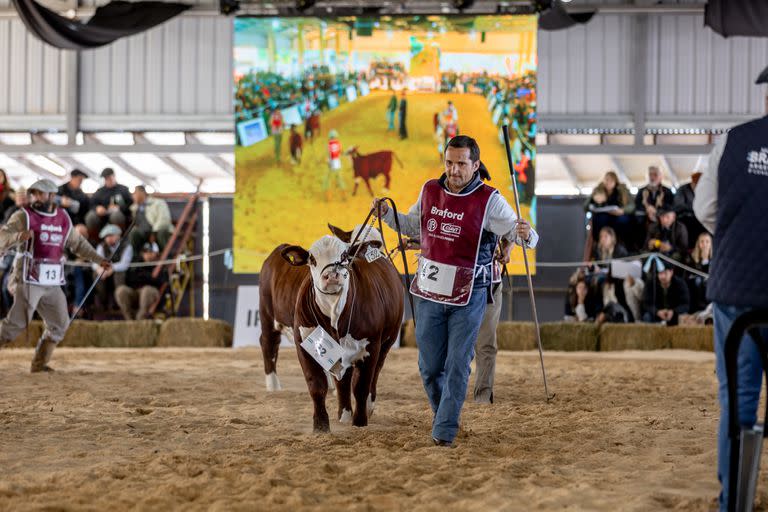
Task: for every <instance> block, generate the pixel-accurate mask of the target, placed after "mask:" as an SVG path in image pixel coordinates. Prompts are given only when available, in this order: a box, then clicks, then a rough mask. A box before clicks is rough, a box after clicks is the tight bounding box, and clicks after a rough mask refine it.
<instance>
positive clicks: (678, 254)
mask: <svg viewBox="0 0 768 512" xmlns="http://www.w3.org/2000/svg"><path fill="white" fill-rule="evenodd" d="M658 212H659V215H658V217H659V221H658V222H657V223H655V224H653V225H652V226H651V227H650V229H649V230H648V237H647V238H646V240H645V248H646V249H648V250H649V251H652V252H660V253H662V254H664V255H666V256H669V257H670V258H674V259H676V260H677V261H679V262H681V263H682V262H684V261H685V260H686V259H687V258H688V230H687V229H686V228H685V225H683V224H682V223H681V222H678V221H677V215H676V214H675V211H674V210H672V209H671V208H669V207H666V206H662V207H660V208H659V210H658Z"/></svg>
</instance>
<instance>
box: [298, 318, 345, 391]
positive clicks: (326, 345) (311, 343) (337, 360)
mask: <svg viewBox="0 0 768 512" xmlns="http://www.w3.org/2000/svg"><path fill="white" fill-rule="evenodd" d="M301 348H303V349H304V351H305V352H306V353H307V354H309V355H310V356H312V359H314V360H315V361H317V363H318V364H319V365H320V366H322V368H323V370H326V371H328V372H331V373H332V374H333V375H334V376H335V377H336V378H337V379H341V377H342V376H343V372H342V365H341V356H342V355H343V354H344V350H343V349H342V348H341V345H339V343H338V342H337V341H336V340H334V339H333V337H331V335H330V334H328V333H327V332H325V329H323V328H322V327H320V326H319V325H318V326H317V328H316V329H315V330H314V331H312V332H311V333H309V335H308V336H307V337H306V338H304V340H303V341H302V342H301Z"/></svg>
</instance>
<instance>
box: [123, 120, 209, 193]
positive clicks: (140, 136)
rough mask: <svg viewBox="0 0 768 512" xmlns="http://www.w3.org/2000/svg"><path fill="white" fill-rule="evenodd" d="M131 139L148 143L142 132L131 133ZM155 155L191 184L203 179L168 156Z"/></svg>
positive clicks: (197, 183) (140, 142)
mask: <svg viewBox="0 0 768 512" xmlns="http://www.w3.org/2000/svg"><path fill="white" fill-rule="evenodd" d="M133 139H134V140H135V141H136V142H138V143H139V144H147V143H149V140H147V138H146V137H145V136H144V134H143V133H134V134H133ZM204 145H205V144H203V146H204ZM177 147H180V148H183V147H186V146H177ZM155 156H156V157H157V158H159V159H160V160H162V161H163V163H164V164H166V165H167V166H168V167H170V168H171V169H173V170H174V171H176V172H178V173H179V174H181V175H182V176H184V177H185V178H186V179H187V180H188V181H189V182H190V183H192V184H193V185H195V186H197V185H199V184H200V183H201V182H202V181H203V179H202V178H201V177H200V176H196V175H194V174H192V173H191V172H189V171H188V170H187V168H186V167H184V166H183V165H181V164H179V163H178V162H177V161H176V160H174V159H173V158H171V157H170V156H167V155H155Z"/></svg>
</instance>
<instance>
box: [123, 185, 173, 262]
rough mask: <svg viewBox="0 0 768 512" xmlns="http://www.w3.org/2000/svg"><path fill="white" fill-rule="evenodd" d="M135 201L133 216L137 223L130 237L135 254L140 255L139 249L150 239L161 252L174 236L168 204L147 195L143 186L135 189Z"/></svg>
mask: <svg viewBox="0 0 768 512" xmlns="http://www.w3.org/2000/svg"><path fill="white" fill-rule="evenodd" d="M133 201H134V203H133V204H132V205H131V214H132V215H133V216H134V217H135V219H136V223H135V225H134V226H133V230H132V231H131V233H130V234H129V235H128V236H129V237H130V240H131V246H133V250H134V253H138V252H139V249H141V248H142V247H143V246H144V244H145V243H147V242H148V241H150V237H152V238H154V240H155V241H156V242H157V244H158V245H159V246H160V250H162V249H164V248H165V244H167V243H168V240H170V238H171V235H172V234H173V222H172V221H171V210H170V208H168V203H166V202H165V200H163V199H160V198H159V197H150V196H149V195H147V189H146V188H144V186H143V185H138V186H137V187H136V188H134V189H133Z"/></svg>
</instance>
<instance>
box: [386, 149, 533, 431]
mask: <svg viewBox="0 0 768 512" xmlns="http://www.w3.org/2000/svg"><path fill="white" fill-rule="evenodd" d="M444 163H445V172H444V174H443V175H442V176H441V177H440V178H439V179H432V180H429V181H428V182H427V183H425V184H424V186H423V187H422V189H421V193H420V194H419V199H418V201H417V202H416V204H415V205H413V206H412V207H411V209H410V210H409V212H408V214H407V215H406V214H399V222H400V227H401V228H402V231H403V234H404V235H407V236H410V237H413V238H418V239H419V240H420V242H421V249H422V250H421V256H420V257H419V268H418V272H417V273H416V277H415V279H414V282H413V284H412V286H411V293H412V294H413V295H415V296H417V297H419V298H420V299H421V300H419V301H418V302H417V305H416V341H417V343H418V346H419V372H420V373H421V378H422V381H423V383H424V389H425V390H426V392H427V397H428V399H429V403H430V406H431V407H432V411H433V413H434V415H435V416H434V419H433V423H432V439H433V441H434V443H435V444H436V445H438V446H452V444H453V440H454V439H455V437H456V435H457V433H458V430H459V415H460V414H461V408H462V406H463V405H464V399H465V396H466V393H467V385H468V382H469V374H470V363H471V362H472V358H473V356H474V346H475V340H476V339H477V333H478V330H479V328H480V323H481V322H482V320H483V313H484V312H485V306H486V303H488V302H489V301H490V300H492V298H491V293H490V286H491V281H492V273H493V254H494V250H495V249H496V246H497V244H498V240H499V237H501V238H502V244H503V245H504V246H505V247H506V246H507V245H509V244H511V243H513V241H514V240H519V241H520V243H525V244H526V245H527V246H528V247H535V246H536V244H537V242H538V238H539V237H538V235H537V234H536V232H535V231H534V230H533V229H531V226H530V224H529V223H528V222H526V221H525V220H523V219H520V220H518V219H517V216H516V215H515V212H514V210H513V209H512V208H511V207H510V206H509V203H507V201H506V200H505V199H504V197H503V196H502V195H501V194H500V193H499V192H498V191H497V190H496V189H494V188H492V187H489V186H488V185H485V184H484V183H483V181H482V179H483V178H485V179H490V175H489V174H488V171H487V169H485V167H484V166H483V165H482V163H481V162H480V148H479V147H478V145H477V142H475V140H474V139H472V138H471V137H467V136H464V135H460V136H457V137H454V138H453V139H451V140H450V142H449V143H448V144H447V146H446V149H445V159H444ZM379 203H381V205H382V213H383V220H384V221H385V222H386V223H387V224H388V225H389V226H390V227H391V228H393V229H396V224H395V218H394V213H393V212H392V211H390V210H389V208H388V207H387V205H386V203H384V202H381V201H380V200H379V199H375V200H374V206H376V205H377V204H379ZM522 241H524V242H522Z"/></svg>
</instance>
